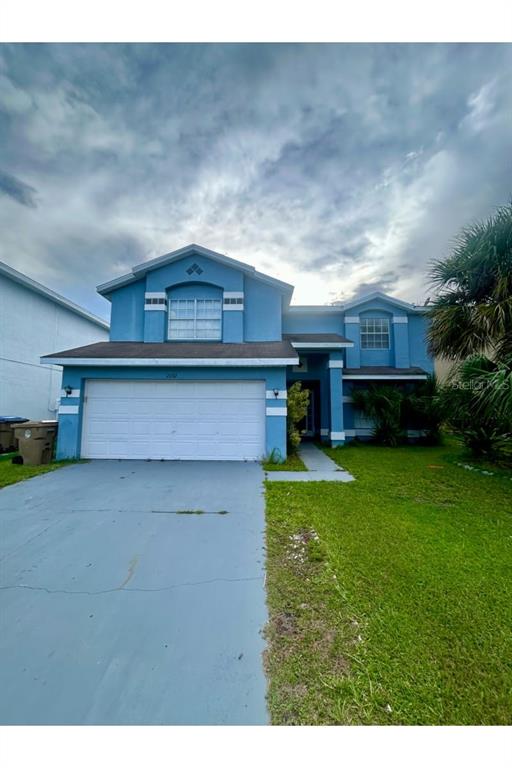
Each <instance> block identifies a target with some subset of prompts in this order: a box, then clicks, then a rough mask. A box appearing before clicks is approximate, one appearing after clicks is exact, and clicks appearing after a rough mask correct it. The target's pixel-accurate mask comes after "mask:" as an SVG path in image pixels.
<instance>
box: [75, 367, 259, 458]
mask: <svg viewBox="0 0 512 768" xmlns="http://www.w3.org/2000/svg"><path fill="white" fill-rule="evenodd" d="M264 452H265V383H264V382H263V381H204V382H203V381H201V382H195V381H194V382H192V381H99V380H97V381H94V380H90V381H88V382H87V383H86V388H85V403H84V418H83V427H82V457H83V458H88V459H201V460H210V459H218V460H243V459H248V460H251V459H260V458H261V457H262V456H263V454H264Z"/></svg>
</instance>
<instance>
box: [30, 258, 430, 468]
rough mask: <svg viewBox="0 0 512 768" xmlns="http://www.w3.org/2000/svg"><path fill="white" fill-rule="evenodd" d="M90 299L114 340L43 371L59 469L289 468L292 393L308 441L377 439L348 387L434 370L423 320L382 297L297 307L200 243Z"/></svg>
mask: <svg viewBox="0 0 512 768" xmlns="http://www.w3.org/2000/svg"><path fill="white" fill-rule="evenodd" d="M98 292H99V293H100V294H101V295H102V296H105V297H106V298H107V299H108V300H109V301H110V302H111V305H112V312H111V325H110V340H109V341H105V342H98V343H96V344H89V345H87V346H84V347H79V348H77V349H68V350H65V351H63V352H57V353H55V354H51V355H47V356H45V357H43V358H42V359H41V361H42V362H44V363H48V364H53V365H55V364H58V365H62V366H63V382H62V388H63V390H62V391H63V397H62V399H61V405H60V409H59V434H58V449H57V455H58V458H59V459H65V458H76V457H82V458H102V459H105V458H111V459H114V458H123V459H127V458H133V459H201V460H215V459H216V460H255V459H260V458H262V457H263V456H265V455H269V454H274V455H275V456H276V455H277V456H280V457H282V458H283V459H284V458H285V457H286V414H287V408H286V403H287V387H288V385H290V384H291V383H293V382H294V381H297V380H300V381H302V382H303V386H305V387H308V389H309V390H310V393H311V397H310V408H309V412H308V415H307V418H306V423H305V424H304V432H305V434H306V435H309V436H311V437H316V438H319V439H322V440H324V441H326V442H329V443H330V444H331V445H334V446H336V445H342V444H343V443H344V442H345V441H346V440H349V439H351V438H354V437H356V436H359V435H360V436H363V437H364V436H365V435H368V434H370V432H371V425H369V424H368V422H367V421H365V419H364V418H362V417H361V416H360V415H359V414H358V413H357V411H354V409H353V408H352V404H351V392H352V388H353V387H355V386H367V385H368V383H369V382H376V381H379V382H387V383H389V382H392V383H393V384H394V385H397V386H407V385H408V383H409V382H411V381H412V382H414V381H418V380H422V379H426V378H427V374H428V373H429V372H431V371H432V361H431V359H430V358H429V357H428V354H427V351H426V344H425V329H426V318H425V316H424V314H423V310H422V308H418V307H415V306H413V305H411V304H407V303H405V302H403V301H399V300H398V299H394V298H392V297H390V296H385V295H384V294H381V293H374V294H371V295H369V296H365V297H363V298H361V299H359V300H357V301H352V302H349V303H347V304H345V305H333V306H293V305H290V300H291V298H292V293H293V286H291V285H288V284H287V283H284V282H282V281H280V280H276V279H275V278H273V277H269V276H268V275H265V274H262V273H261V272H258V271H256V270H255V269H254V267H251V266H249V265H247V264H244V263H242V262H240V261H236V260H235V259H232V258H228V257H227V256H224V255H222V254H220V253H216V252H214V251H211V250H208V249H207V248H203V247H201V246H198V245H190V246H187V247H185V248H182V249H180V250H178V251H174V252H172V253H169V254H167V255H165V256H161V257H160V258H157V259H153V260H152V261H147V262H145V263H144V264H140V265H138V266H136V267H134V268H133V269H132V271H131V272H130V273H129V274H128V275H124V276H122V277H119V278H117V279H115V280H112V281H110V282H108V283H105V284H103V285H100V286H98Z"/></svg>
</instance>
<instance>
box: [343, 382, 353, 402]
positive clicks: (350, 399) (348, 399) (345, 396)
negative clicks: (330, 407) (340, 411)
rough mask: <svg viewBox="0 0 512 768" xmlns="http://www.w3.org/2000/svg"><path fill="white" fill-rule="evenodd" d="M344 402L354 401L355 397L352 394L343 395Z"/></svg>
mask: <svg viewBox="0 0 512 768" xmlns="http://www.w3.org/2000/svg"><path fill="white" fill-rule="evenodd" d="M345 378H347V377H346V376H345ZM343 402H344V403H352V402H353V398H352V397H351V396H350V395H343Z"/></svg>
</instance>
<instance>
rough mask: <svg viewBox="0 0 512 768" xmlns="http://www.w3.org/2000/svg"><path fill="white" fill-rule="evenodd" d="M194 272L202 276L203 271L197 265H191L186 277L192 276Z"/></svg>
mask: <svg viewBox="0 0 512 768" xmlns="http://www.w3.org/2000/svg"><path fill="white" fill-rule="evenodd" d="M194 272H195V273H196V274H198V275H202V274H203V270H202V269H201V267H200V266H199V264H192V266H191V267H189V268H188V269H187V275H193V274H194Z"/></svg>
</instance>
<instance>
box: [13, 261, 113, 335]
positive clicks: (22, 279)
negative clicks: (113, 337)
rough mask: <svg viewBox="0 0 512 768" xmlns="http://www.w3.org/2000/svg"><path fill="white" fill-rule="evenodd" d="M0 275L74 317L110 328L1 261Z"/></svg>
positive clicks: (106, 328)
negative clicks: (56, 305)
mask: <svg viewBox="0 0 512 768" xmlns="http://www.w3.org/2000/svg"><path fill="white" fill-rule="evenodd" d="M0 275H4V276H5V277H8V278H9V279H11V280H13V281H14V282H15V283H19V284H20V285H23V286H24V287H25V288H29V289H30V290H31V291H34V293H39V294H40V295H41V296H44V297H45V298H47V299H50V301H53V302H55V304H60V306H61V307H64V308H65V309H69V311H70V312H74V313H75V314H76V315H80V316H81V317H84V318H85V319H86V320H90V321H91V323H94V324H95V325H98V326H99V327H100V328H103V329H104V330H106V331H108V329H109V328H110V325H109V323H107V322H105V320H102V319H101V318H100V317H97V316H96V315H93V314H92V312H88V311H87V310H86V309H83V308H82V307H79V306H78V304H74V303H73V302H72V301H69V299H66V298H65V297H64V296H61V295H60V294H58V293H55V291H52V290H50V288H46V286H44V285H41V283H38V282H36V281H35V280H32V279H31V278H30V277H27V276H26V275H24V274H23V273H22V272H18V270H17V269H13V268H12V267H10V266H9V265H8V264H5V263H4V262H3V261H0Z"/></svg>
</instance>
